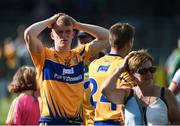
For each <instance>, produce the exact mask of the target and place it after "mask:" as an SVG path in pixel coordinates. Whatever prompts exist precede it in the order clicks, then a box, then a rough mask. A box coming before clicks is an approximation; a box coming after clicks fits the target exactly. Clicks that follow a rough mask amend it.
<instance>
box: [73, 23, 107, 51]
mask: <svg viewBox="0 0 180 126" xmlns="http://www.w3.org/2000/svg"><path fill="white" fill-rule="evenodd" d="M74 28H75V29H78V30H81V31H84V32H87V33H89V34H91V35H92V36H94V37H95V38H96V39H95V40H94V41H93V44H92V45H91V46H90V49H91V50H92V52H94V54H97V53H98V52H99V51H101V50H102V49H104V48H106V47H107V46H108V45H109V42H108V41H109V31H108V30H107V29H105V28H102V27H100V26H97V25H91V24H85V23H79V22H76V23H75V25H74Z"/></svg>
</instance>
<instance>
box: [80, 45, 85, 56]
mask: <svg viewBox="0 0 180 126" xmlns="http://www.w3.org/2000/svg"><path fill="white" fill-rule="evenodd" d="M84 52H85V47H84V48H83V50H82V51H81V52H80V53H79V54H80V56H82V55H83V54H84Z"/></svg>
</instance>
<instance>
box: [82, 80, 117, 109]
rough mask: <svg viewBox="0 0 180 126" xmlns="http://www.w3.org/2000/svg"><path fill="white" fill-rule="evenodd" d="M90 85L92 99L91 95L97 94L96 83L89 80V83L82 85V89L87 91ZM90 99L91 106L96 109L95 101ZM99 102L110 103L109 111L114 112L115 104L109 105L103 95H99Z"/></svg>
mask: <svg viewBox="0 0 180 126" xmlns="http://www.w3.org/2000/svg"><path fill="white" fill-rule="evenodd" d="M90 84H92V97H93V95H94V94H95V93H96V92H97V88H98V85H97V82H96V81H95V80H94V79H93V78H89V81H87V82H86V83H85V84H84V88H85V89H87V88H88V87H89V86H90ZM92 97H91V104H92V105H93V106H94V107H95V108H96V104H97V101H95V100H93V98H92ZM100 102H106V103H110V104H111V110H112V111H113V110H116V104H113V103H111V102H110V101H109V100H108V99H107V98H106V97H104V96H103V95H101V98H100Z"/></svg>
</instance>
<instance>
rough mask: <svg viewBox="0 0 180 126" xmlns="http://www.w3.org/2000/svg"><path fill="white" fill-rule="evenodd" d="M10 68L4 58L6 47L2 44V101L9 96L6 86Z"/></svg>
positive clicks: (0, 72) (0, 71)
mask: <svg viewBox="0 0 180 126" xmlns="http://www.w3.org/2000/svg"><path fill="white" fill-rule="evenodd" d="M7 75H8V67H7V64H6V59H5V56H4V45H3V43H1V44H0V87H1V88H0V99H1V98H3V97H5V96H6V95H7V91H6V87H7V86H6V84H7Z"/></svg>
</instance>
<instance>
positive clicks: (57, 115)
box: [50, 94, 60, 118]
mask: <svg viewBox="0 0 180 126" xmlns="http://www.w3.org/2000/svg"><path fill="white" fill-rule="evenodd" d="M50 98H51V102H52V105H53V108H54V112H55V114H56V116H55V117H56V118H58V117H60V116H59V114H58V112H57V110H56V107H55V105H54V101H53V99H52V96H51V94H50Z"/></svg>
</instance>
